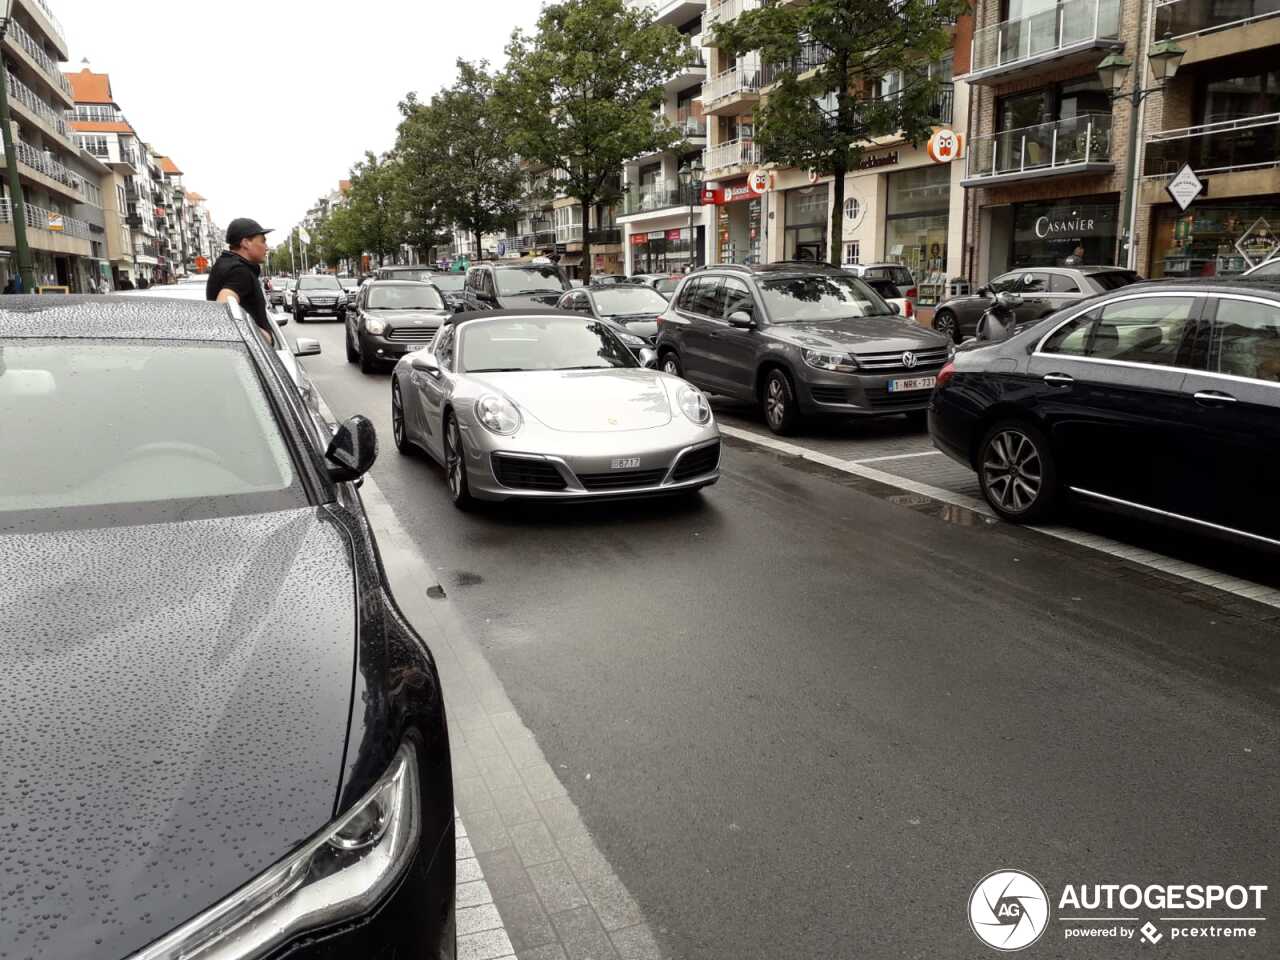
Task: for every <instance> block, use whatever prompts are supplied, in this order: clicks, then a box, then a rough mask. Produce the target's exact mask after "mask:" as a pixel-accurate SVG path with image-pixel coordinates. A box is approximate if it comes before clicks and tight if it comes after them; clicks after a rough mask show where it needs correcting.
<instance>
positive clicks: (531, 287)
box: [462, 263, 574, 310]
mask: <svg viewBox="0 0 1280 960" xmlns="http://www.w3.org/2000/svg"><path fill="white" fill-rule="evenodd" d="M570 289H574V288H573V285H572V284H570V282H569V275H568V274H567V273H565V271H564V268H563V267H559V266H557V265H556V264H553V263H512V264H505V263H482V264H477V265H476V266H474V267H471V268H470V269H469V270H468V271H467V279H466V282H465V284H464V285H463V290H462V295H463V298H464V299H465V302H466V305H467V309H468V310H512V309H514V310H523V309H530V308H532V309H538V308H540V307H554V306H555V305H556V303H558V302H559V300H560V296H561V294H563V293H564V292H565V291H566V290H570Z"/></svg>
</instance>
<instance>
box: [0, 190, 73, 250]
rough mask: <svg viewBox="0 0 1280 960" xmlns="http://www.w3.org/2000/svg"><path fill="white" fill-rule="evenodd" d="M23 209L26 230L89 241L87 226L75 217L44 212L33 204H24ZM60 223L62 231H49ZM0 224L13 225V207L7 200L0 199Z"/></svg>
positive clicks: (52, 211) (44, 210) (42, 208)
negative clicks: (41, 231)
mask: <svg viewBox="0 0 1280 960" xmlns="http://www.w3.org/2000/svg"><path fill="white" fill-rule="evenodd" d="M22 206H23V208H24V209H25V211H26V216H25V217H24V218H23V219H24V220H25V221H26V224H27V227H28V229H31V230H43V231H45V232H47V233H53V234H60V235H62V236H65V237H76V238H77V239H79V240H88V239H89V224H87V223H86V222H85V221H83V220H77V219H76V218H75V217H69V216H67V215H66V214H65V213H58V212H57V211H56V210H46V209H45V208H44V207H37V206H36V205H35V204H34V203H24V204H23V205H22ZM58 219H60V220H61V222H62V229H61V230H57V229H51V227H52V225H53V224H54V223H56V222H58ZM0 223H8V224H12V223H13V207H12V205H11V204H10V201H9V199H8V198H7V197H6V198H3V199H0Z"/></svg>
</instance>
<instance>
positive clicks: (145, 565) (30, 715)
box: [0, 508, 356, 960]
mask: <svg viewBox="0 0 1280 960" xmlns="http://www.w3.org/2000/svg"><path fill="white" fill-rule="evenodd" d="M0 554H2V555H3V556H4V557H5V561H6V562H5V567H6V570H7V571H8V572H7V573H6V575H5V577H4V578H3V579H0V702H3V704H4V708H3V710H0V829H2V830H3V839H2V840H0V904H3V905H4V906H3V910H2V911H0V943H3V944H4V949H5V950H8V951H9V952H10V953H11V955H12V956H15V957H28V956H30V957H37V958H48V960H79V958H86V960H87V958H90V957H93V958H97V960H101V958H118V957H123V956H127V955H129V954H131V953H133V952H134V951H135V950H137V949H138V948H140V947H142V946H143V945H145V944H147V943H149V942H150V941H152V940H154V939H156V938H157V937H159V936H161V935H162V934H164V933H166V932H168V931H169V930H171V929H172V928H174V927H176V926H177V925H179V924H180V923H182V922H183V921H185V920H188V919H190V918H191V917H192V916H194V915H195V914H196V913H198V912H200V911H201V910H203V909H205V908H206V907H209V906H211V905H212V904H214V903H216V902H218V901H219V900H221V899H222V898H224V897H225V896H227V895H228V894H229V893H231V892H232V891H234V890H235V889H236V888H237V887H239V886H241V885H242V884H243V883H245V882H246V881H247V880H249V879H251V878H252V877H254V876H256V875H257V874H259V873H261V872H262V871H263V870H264V869H265V868H267V867H268V866H269V865H271V864H272V863H274V862H275V861H277V860H279V859H280V858H281V857H282V856H283V855H284V854H286V853H287V852H289V851H290V850H291V849H294V848H295V847H297V846H298V845H299V844H300V843H301V842H302V841H303V840H305V839H306V838H307V837H308V836H309V835H311V834H313V833H315V832H316V830H318V829H319V828H321V827H322V826H324V824H325V823H327V822H328V821H329V820H330V819H331V818H332V816H333V810H334V800H335V796H336V794H337V789H338V782H339V779H340V777H341V773H342V767H343V752H344V743H345V737H346V731H347V724H348V717H349V712H350V703H351V691H352V677H353V671H354V664H355V650H356V643H355V627H354V623H355V621H354V616H355V615H354V608H355V603H354V589H355V588H354V578H353V570H352V555H351V548H350V545H349V543H348V541H347V540H346V539H345V538H344V536H343V534H342V533H341V531H340V529H339V528H338V527H337V526H336V524H334V523H333V522H332V521H330V520H329V519H328V515H327V514H325V513H323V512H322V511H319V510H316V509H312V508H308V509H300V510H290V511H283V512H277V513H270V514H262V515H257V516H245V517H230V518H220V519H212V520H198V521H188V522H181V523H167V524H166V523H158V524H152V525H147V526H134V527H111V528H104V529H97V530H78V531H71V532H55V533H39V534H26V535H12V536H0Z"/></svg>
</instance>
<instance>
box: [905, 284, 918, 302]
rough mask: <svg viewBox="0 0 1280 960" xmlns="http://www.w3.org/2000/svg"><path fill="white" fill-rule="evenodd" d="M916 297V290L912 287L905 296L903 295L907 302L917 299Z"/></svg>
mask: <svg viewBox="0 0 1280 960" xmlns="http://www.w3.org/2000/svg"><path fill="white" fill-rule="evenodd" d="M917 295H918V294H917V289H916V288H915V287H912V288H911V289H910V290H908V291H907V292H906V293H905V294H903V296H905V297H906V298H907V299H908V300H915V299H916V298H917Z"/></svg>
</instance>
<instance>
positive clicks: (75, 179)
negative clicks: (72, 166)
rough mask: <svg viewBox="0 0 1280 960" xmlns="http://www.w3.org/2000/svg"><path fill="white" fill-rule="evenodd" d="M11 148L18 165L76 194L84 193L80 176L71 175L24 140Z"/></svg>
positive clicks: (60, 164) (66, 169) (50, 156)
mask: <svg viewBox="0 0 1280 960" xmlns="http://www.w3.org/2000/svg"><path fill="white" fill-rule="evenodd" d="M13 148H14V152H15V153H17V155H18V163H20V164H22V165H23V166H25V167H29V168H30V169H32V170H35V171H36V172H38V173H42V174H44V175H45V176H46V177H48V178H49V179H51V180H56V181H58V183H61V184H63V185H64V186H66V187H70V188H71V189H72V190H74V191H75V192H76V193H81V194H82V193H83V192H84V191H83V189H82V187H81V183H82V181H81V178H80V176H79V175H78V174H75V173H72V172H71V171H70V170H69V169H68V168H67V167H66V166H65V165H64V164H62V163H59V162H58V161H57V160H55V159H53V157H52V155H50V154H49V153H46V152H44V151H42V150H38V149H36V148H35V147H33V146H31V144H29V143H27V142H26V141H24V140H18V141H16V142H15V143H14V145H13Z"/></svg>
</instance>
